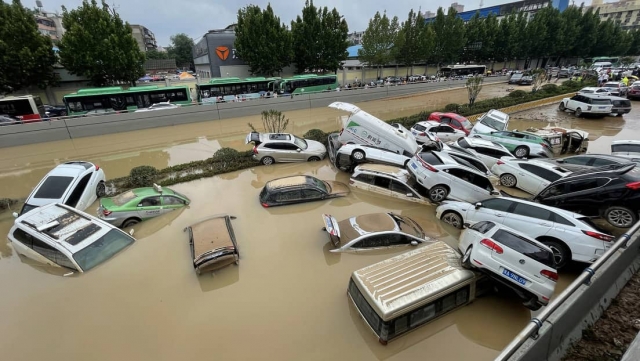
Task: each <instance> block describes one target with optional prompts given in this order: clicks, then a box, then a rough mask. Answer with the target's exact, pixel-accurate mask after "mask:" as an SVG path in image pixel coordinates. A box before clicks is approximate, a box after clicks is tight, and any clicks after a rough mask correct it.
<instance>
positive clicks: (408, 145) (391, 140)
mask: <svg viewBox="0 0 640 361" xmlns="http://www.w3.org/2000/svg"><path fill="white" fill-rule="evenodd" d="M329 108H334V109H339V110H343V111H345V112H349V113H350V114H349V116H348V117H343V120H342V123H343V124H342V130H341V131H340V135H339V136H338V141H339V142H340V143H341V144H348V143H352V144H363V145H370V146H373V147H378V148H383V149H387V150H390V151H392V152H395V153H398V154H403V155H405V156H407V157H413V155H414V154H415V153H416V152H417V151H418V149H419V148H420V146H419V145H418V143H417V142H416V138H415V137H414V136H413V134H411V131H409V130H408V129H407V128H405V127H403V126H402V125H400V124H394V125H390V124H388V123H385V122H383V121H382V120H380V119H378V118H376V117H374V116H373V115H371V114H369V113H367V112H365V111H363V110H361V109H360V108H358V107H357V106H355V105H353V104H349V103H343V102H334V103H331V104H329Z"/></svg>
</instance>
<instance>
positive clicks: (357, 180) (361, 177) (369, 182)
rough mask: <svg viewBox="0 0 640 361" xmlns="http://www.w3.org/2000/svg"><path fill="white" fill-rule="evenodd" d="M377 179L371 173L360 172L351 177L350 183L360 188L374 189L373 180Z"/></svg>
mask: <svg viewBox="0 0 640 361" xmlns="http://www.w3.org/2000/svg"><path fill="white" fill-rule="evenodd" d="M374 180H375V176H373V175H371V174H364V173H360V174H358V175H356V176H355V177H351V180H350V181H349V184H350V185H352V186H353V187H356V188H360V189H362V190H365V191H372V190H371V188H373V181H374Z"/></svg>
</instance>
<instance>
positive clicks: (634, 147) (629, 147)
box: [611, 144, 640, 153]
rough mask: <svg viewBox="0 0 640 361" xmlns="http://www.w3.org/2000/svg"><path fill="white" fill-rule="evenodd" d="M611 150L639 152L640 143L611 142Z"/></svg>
mask: <svg viewBox="0 0 640 361" xmlns="http://www.w3.org/2000/svg"><path fill="white" fill-rule="evenodd" d="M611 151H612V152H623V153H627V152H628V153H640V144H612V145H611Z"/></svg>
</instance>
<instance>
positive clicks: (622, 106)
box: [607, 96, 631, 116]
mask: <svg viewBox="0 0 640 361" xmlns="http://www.w3.org/2000/svg"><path fill="white" fill-rule="evenodd" d="M607 98H609V99H610V100H611V104H612V105H613V106H612V107H611V114H613V115H616V116H618V115H622V114H628V113H629V112H631V101H630V100H629V99H626V98H621V97H616V96H609V97H607Z"/></svg>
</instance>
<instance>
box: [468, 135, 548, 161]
mask: <svg viewBox="0 0 640 361" xmlns="http://www.w3.org/2000/svg"><path fill="white" fill-rule="evenodd" d="M473 136H474V137H476V138H482V139H486V140H489V141H491V142H494V143H498V144H502V145H504V147H505V148H507V149H508V150H509V151H510V152H511V153H512V154H513V155H515V156H516V158H538V157H541V158H553V152H552V151H551V144H550V143H548V142H547V141H546V140H545V139H544V138H542V137H540V136H537V135H535V134H533V133H527V132H518V131H509V130H502V131H493V132H490V133H476V134H474V135H473Z"/></svg>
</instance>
